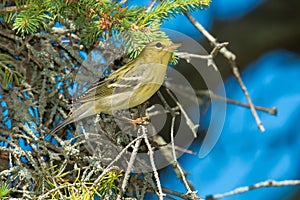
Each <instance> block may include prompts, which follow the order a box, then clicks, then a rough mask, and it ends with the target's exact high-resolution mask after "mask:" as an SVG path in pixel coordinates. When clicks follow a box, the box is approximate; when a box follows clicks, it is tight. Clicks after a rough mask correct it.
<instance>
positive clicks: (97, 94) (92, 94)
mask: <svg viewBox="0 0 300 200" xmlns="http://www.w3.org/2000/svg"><path fill="white" fill-rule="evenodd" d="M114 81H115V80H114V79H112V78H105V79H102V80H100V81H98V82H96V83H94V84H93V85H92V86H91V87H90V88H89V89H88V90H86V91H85V92H84V93H83V94H82V95H80V96H79V97H78V98H77V99H76V100H75V101H74V104H77V103H85V102H90V101H95V99H96V98H101V97H103V96H105V95H107V94H111V93H112V90H113V88H110V87H109V85H110V84H111V83H113V82H114Z"/></svg>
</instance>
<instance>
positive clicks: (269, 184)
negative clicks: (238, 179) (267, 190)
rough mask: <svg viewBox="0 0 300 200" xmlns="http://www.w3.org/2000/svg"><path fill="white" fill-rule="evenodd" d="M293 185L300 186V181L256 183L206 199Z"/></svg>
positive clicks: (211, 199) (212, 199)
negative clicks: (263, 188)
mask: <svg viewBox="0 0 300 200" xmlns="http://www.w3.org/2000/svg"><path fill="white" fill-rule="evenodd" d="M294 185H300V180H284V181H274V180H267V181H263V182H259V183H256V184H254V185H250V186H245V187H239V188H236V189H234V190H232V191H229V192H226V193H223V194H215V195H213V196H209V197H208V198H207V199H210V200H214V199H221V198H224V197H227V196H232V195H235V194H240V193H244V192H248V191H250V190H255V189H259V188H262V187H282V186H294Z"/></svg>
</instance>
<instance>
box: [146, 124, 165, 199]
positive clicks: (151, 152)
mask: <svg viewBox="0 0 300 200" xmlns="http://www.w3.org/2000/svg"><path fill="white" fill-rule="evenodd" d="M141 129H142V131H143V136H144V141H145V144H146V146H147V148H148V152H149V158H150V163H151V167H152V170H153V174H154V178H155V181H156V184H157V188H158V195H159V196H158V198H159V200H163V199H164V194H163V192H162V188H161V183H160V179H159V176H158V172H157V169H156V165H155V162H154V157H153V154H154V153H153V150H152V147H151V144H150V142H149V139H148V137H147V129H146V127H144V126H141Z"/></svg>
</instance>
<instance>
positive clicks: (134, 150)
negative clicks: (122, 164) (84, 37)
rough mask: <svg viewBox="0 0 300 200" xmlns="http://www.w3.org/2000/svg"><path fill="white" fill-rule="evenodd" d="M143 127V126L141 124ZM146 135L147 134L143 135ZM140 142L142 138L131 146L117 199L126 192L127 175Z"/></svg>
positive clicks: (128, 175)
mask: <svg viewBox="0 0 300 200" xmlns="http://www.w3.org/2000/svg"><path fill="white" fill-rule="evenodd" d="M142 127H143V126H142ZM145 137H147V136H145ZM141 142H142V140H141V139H139V140H137V141H136V142H135V145H134V147H133V151H132V153H131V156H130V159H129V163H128V166H127V168H126V172H125V174H124V178H123V182H122V186H121V189H120V192H119V194H118V196H117V200H121V199H122V197H123V194H124V193H125V192H126V187H127V185H128V180H129V177H130V173H131V171H132V168H133V164H134V161H135V159H136V155H137V153H138V150H139V147H140V145H141Z"/></svg>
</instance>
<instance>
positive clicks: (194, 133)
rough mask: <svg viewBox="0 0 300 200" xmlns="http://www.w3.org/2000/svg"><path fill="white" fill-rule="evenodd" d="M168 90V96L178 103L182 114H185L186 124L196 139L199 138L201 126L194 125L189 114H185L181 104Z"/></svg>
mask: <svg viewBox="0 0 300 200" xmlns="http://www.w3.org/2000/svg"><path fill="white" fill-rule="evenodd" d="M166 90H167V92H168V94H169V95H170V97H171V98H172V99H173V101H174V102H175V103H176V105H177V106H178V107H179V109H180V111H181V113H182V114H183V116H184V117H185V120H186V124H187V125H188V126H189V128H190V129H191V131H192V132H193V135H194V137H195V138H197V130H198V128H199V125H198V124H194V123H193V122H192V120H191V119H190V118H189V116H188V114H187V113H186V112H185V110H184V109H183V107H182V106H181V104H180V103H179V102H178V101H177V99H176V98H175V97H174V95H173V94H172V93H171V92H170V90H169V89H166Z"/></svg>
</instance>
